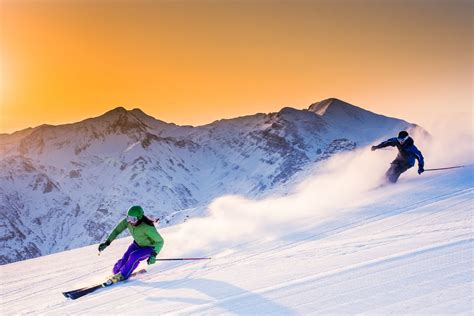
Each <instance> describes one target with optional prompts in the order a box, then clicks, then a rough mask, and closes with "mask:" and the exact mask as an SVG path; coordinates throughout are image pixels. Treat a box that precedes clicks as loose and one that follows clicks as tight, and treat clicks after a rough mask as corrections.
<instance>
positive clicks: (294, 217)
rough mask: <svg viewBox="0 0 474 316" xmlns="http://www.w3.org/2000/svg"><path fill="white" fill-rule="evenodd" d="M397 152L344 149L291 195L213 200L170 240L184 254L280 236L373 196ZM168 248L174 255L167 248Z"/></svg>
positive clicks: (174, 233)
mask: <svg viewBox="0 0 474 316" xmlns="http://www.w3.org/2000/svg"><path fill="white" fill-rule="evenodd" d="M394 154H395V152H386V151H381V152H378V153H377V154H374V153H372V152H371V151H370V149H368V148H363V149H361V150H357V151H355V152H352V153H346V154H340V155H338V156H336V157H334V158H332V159H330V160H329V161H327V162H326V163H324V164H323V165H322V166H319V167H318V168H316V169H315V170H314V172H313V175H312V176H310V177H309V178H308V179H307V180H305V181H303V182H302V183H300V184H299V185H298V186H297V187H296V188H295V189H294V191H293V192H291V193H290V194H289V195H286V196H272V197H269V198H265V199H262V200H256V201H254V200H249V199H246V198H244V197H241V196H223V197H220V198H218V199H216V200H214V201H213V202H212V203H211V204H210V205H209V208H208V217H205V218H194V219H191V220H189V221H188V222H186V223H184V224H181V225H178V226H177V227H175V228H171V230H172V231H173V234H171V235H170V236H168V237H167V241H168V243H169V244H172V245H173V249H174V250H175V251H176V252H178V253H179V254H182V253H188V252H196V251H198V252H201V253H202V251H203V250H206V251H209V252H213V251H216V250H218V249H221V248H222V247H223V246H226V247H228V246H229V245H230V244H233V243H234V244H235V243H242V242H249V241H252V240H260V239H269V238H271V239H273V238H277V237H278V236H280V235H282V234H285V233H288V232H291V231H292V230H295V229H298V226H300V225H304V224H305V223H307V222H308V221H309V222H311V223H312V224H314V223H318V222H323V221H325V220H328V219H330V218H334V217H337V216H340V215H342V214H344V213H347V212H350V211H353V210H354V208H356V207H358V206H362V205H364V204H366V203H370V202H373V200H374V198H375V197H374V195H375V193H370V194H368V191H369V190H371V189H373V188H375V187H376V186H377V185H378V184H379V183H381V180H382V176H383V174H384V172H385V170H386V169H387V167H388V163H389V162H390V161H391V159H392V156H393V155H394ZM377 195H379V194H377ZM378 198H380V196H379V197H378ZM189 236H196V238H190V237H189ZM164 253H167V254H169V255H172V253H171V251H170V250H167V249H166V250H164ZM178 253H173V255H177V254H178Z"/></svg>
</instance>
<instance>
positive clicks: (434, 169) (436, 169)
mask: <svg viewBox="0 0 474 316" xmlns="http://www.w3.org/2000/svg"><path fill="white" fill-rule="evenodd" d="M463 167H465V166H453V167H446V168H432V169H425V171H438V170H447V169H456V168H463Z"/></svg>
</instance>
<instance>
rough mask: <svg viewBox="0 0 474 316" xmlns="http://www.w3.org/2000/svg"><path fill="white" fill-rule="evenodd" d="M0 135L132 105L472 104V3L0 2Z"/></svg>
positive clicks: (184, 115)
mask: <svg viewBox="0 0 474 316" xmlns="http://www.w3.org/2000/svg"><path fill="white" fill-rule="evenodd" d="M0 5H1V8H0V27H1V37H0V47H1V51H0V53H1V65H0V71H1V81H0V83H1V86H0V95H1V99H0V102H1V103H0V107H1V110H0V133H2V132H3V133H4V132H7V133H11V132H13V131H16V130H20V129H24V128H27V127H30V126H31V127H34V126H37V125H40V124H43V123H49V124H61V123H68V122H74V121H79V120H81V119H84V118H87V117H92V116H97V115H100V114H102V113H103V112H106V111H108V110H110V109H112V108H114V107H116V106H124V107H125V108H127V109H133V108H137V107H138V108H141V109H142V110H143V111H144V112H146V113H148V114H150V115H152V116H154V117H156V118H158V119H161V120H164V121H167V122H174V123H177V124H191V125H200V124H206V123H210V122H212V121H214V120H216V119H220V118H230V117H235V116H240V115H247V114H253V113H257V112H271V111H278V110H279V109H281V108H282V107H284V106H292V107H295V108H306V107H308V106H309V105H310V104H311V103H312V102H315V101H318V100H321V99H324V98H327V97H337V98H340V99H343V100H345V101H347V102H350V103H352V104H355V105H358V106H362V107H364V108H367V109H369V110H372V111H375V112H378V113H382V114H385V115H391V116H397V117H400V118H404V119H407V120H409V121H412V122H416V123H420V124H423V122H424V120H426V116H427V115H428V114H430V115H433V114H434V115H444V114H446V113H448V112H458V113H469V114H470V115H472V88H473V84H472V73H473V60H472V56H473V51H472V39H473V34H472V12H473V10H472V9H473V5H472V2H471V1H349V0H347V1H287V2H282V1H179V2H174V1H98V0H97V1H2V2H1V4H0Z"/></svg>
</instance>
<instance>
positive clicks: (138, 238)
mask: <svg viewBox="0 0 474 316" xmlns="http://www.w3.org/2000/svg"><path fill="white" fill-rule="evenodd" d="M126 228H128V231H129V232H130V235H132V237H133V239H134V240H135V242H136V243H137V244H138V245H139V246H140V247H153V248H154V249H155V252H156V253H157V254H158V253H159V252H160V250H161V248H163V243H164V241H163V237H161V235H160V234H159V233H158V231H157V230H156V228H155V226H150V225H148V224H146V223H141V224H139V225H138V226H133V225H132V224H130V223H129V222H127V219H126V218H124V219H123V220H121V221H120V223H118V224H117V226H115V228H114V230H113V231H112V232H111V233H110V235H109V237H107V240H108V241H109V242H112V241H113V240H114V239H115V238H117V236H118V235H120V234H121V233H122V232H123V231H124V230H125V229H126Z"/></svg>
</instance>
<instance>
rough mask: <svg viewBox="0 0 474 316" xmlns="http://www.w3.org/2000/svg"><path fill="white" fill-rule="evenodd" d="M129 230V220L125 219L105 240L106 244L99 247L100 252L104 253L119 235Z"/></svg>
mask: <svg viewBox="0 0 474 316" xmlns="http://www.w3.org/2000/svg"><path fill="white" fill-rule="evenodd" d="M126 228H127V219H126V218H124V219H123V220H121V221H120V223H118V224H117V226H115V228H114V230H112V232H111V233H110V235H109V237H107V239H106V240H105V242H103V243H101V244H100V245H99V251H103V250H104V249H105V248H107V247H108V246H109V245H110V244H111V243H112V241H113V240H114V239H115V238H117V236H118V235H120V234H121V233H122V232H123V231H124V230H125V229H126Z"/></svg>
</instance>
